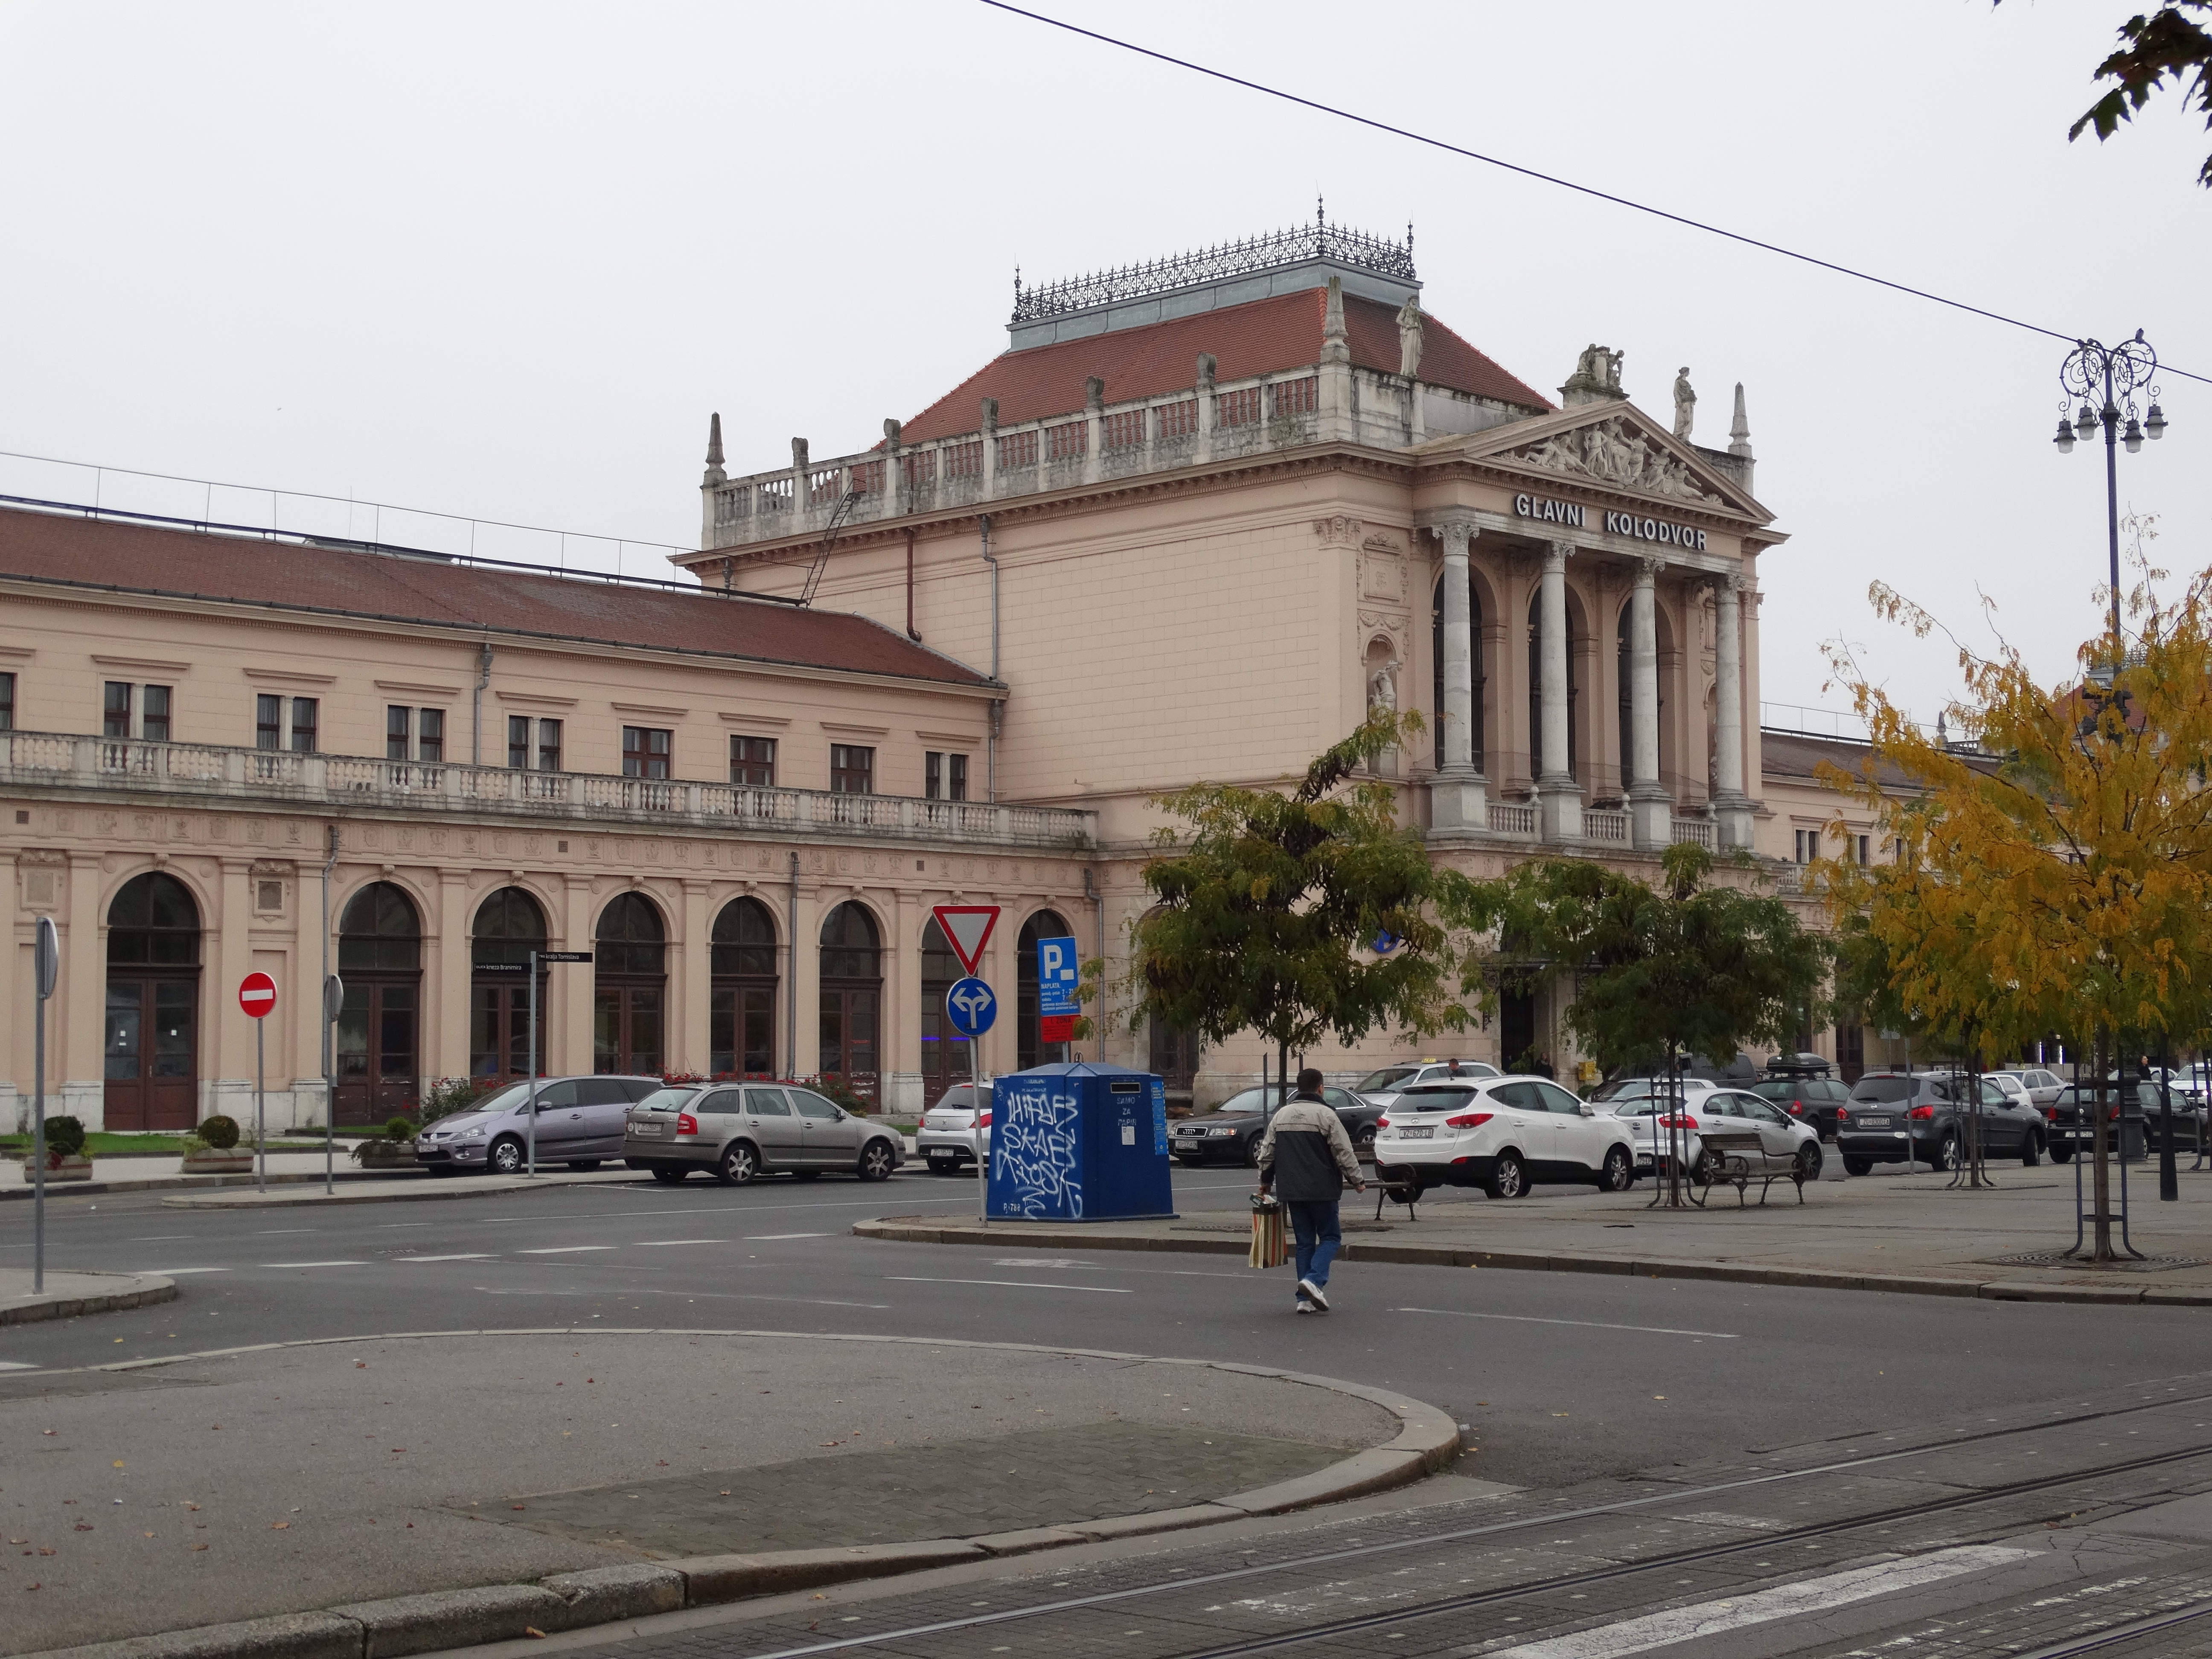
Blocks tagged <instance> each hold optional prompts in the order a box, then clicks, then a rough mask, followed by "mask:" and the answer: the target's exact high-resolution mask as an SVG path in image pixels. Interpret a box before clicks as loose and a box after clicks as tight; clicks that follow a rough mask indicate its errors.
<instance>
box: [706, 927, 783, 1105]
mask: <svg viewBox="0 0 2212 1659" xmlns="http://www.w3.org/2000/svg"><path fill="white" fill-rule="evenodd" d="M713 949H714V963H713V966H714V986H713V987H712V989H711V991H710V992H709V996H710V997H711V999H712V1000H711V1004H710V1006H709V1009H708V1027H709V1036H708V1044H707V1046H708V1050H709V1053H708V1062H707V1063H708V1069H709V1070H711V1071H712V1072H713V1073H714V1075H715V1076H717V1077H726V1076H728V1075H729V1074H730V1073H733V1072H742V1073H744V1075H745V1076H747V1077H774V1076H775V981H776V973H775V917H773V916H771V915H769V913H768V906H766V905H765V904H763V903H762V902H760V901H759V900H758V899H757V898H741V899H733V900H732V901H731V902H729V903H727V904H726V905H724V906H723V907H722V913H721V915H718V916H716V917H715V918H714V947H713Z"/></svg>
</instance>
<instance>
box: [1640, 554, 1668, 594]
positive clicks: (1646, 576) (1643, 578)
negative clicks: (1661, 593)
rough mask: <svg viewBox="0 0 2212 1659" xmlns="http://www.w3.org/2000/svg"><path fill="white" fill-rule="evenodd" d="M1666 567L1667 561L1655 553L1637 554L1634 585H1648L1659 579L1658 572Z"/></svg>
mask: <svg viewBox="0 0 2212 1659" xmlns="http://www.w3.org/2000/svg"><path fill="white" fill-rule="evenodd" d="M1666 568H1667V561H1666V560H1664V559H1662V558H1660V557H1659V556H1657V555H1656V554H1652V553H1645V554H1642V555H1640V556H1638V558H1637V561H1636V568H1635V572H1634V574H1635V578H1636V585H1637V586H1638V587H1649V586H1651V585H1652V584H1653V583H1654V582H1656V581H1657V580H1659V574H1660V573H1661V572H1662V571H1663V570H1665V569H1666Z"/></svg>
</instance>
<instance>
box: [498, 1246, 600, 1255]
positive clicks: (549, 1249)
mask: <svg viewBox="0 0 2212 1659" xmlns="http://www.w3.org/2000/svg"><path fill="white" fill-rule="evenodd" d="M614 1248H615V1247H614V1246H613V1245H611V1244H544V1245H540V1246H539V1247H538V1249H534V1250H517V1251H516V1252H515V1255H576V1254H577V1253H578V1252H579V1251H582V1250H611V1249H614Z"/></svg>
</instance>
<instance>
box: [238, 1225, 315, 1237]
mask: <svg viewBox="0 0 2212 1659" xmlns="http://www.w3.org/2000/svg"><path fill="white" fill-rule="evenodd" d="M320 1231H322V1229H321V1228H319V1227H262V1228H259V1229H257V1230H256V1231H255V1234H254V1237H257V1238H274V1237H276V1235H277V1234H279V1233H313V1232H320Z"/></svg>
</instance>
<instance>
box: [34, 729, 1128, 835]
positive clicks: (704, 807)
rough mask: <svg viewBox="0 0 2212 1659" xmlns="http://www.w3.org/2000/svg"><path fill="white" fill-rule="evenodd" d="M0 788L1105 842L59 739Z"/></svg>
mask: <svg viewBox="0 0 2212 1659" xmlns="http://www.w3.org/2000/svg"><path fill="white" fill-rule="evenodd" d="M0 785H6V786H9V787H15V788H35V789H52V790H66V791H70V792H91V793H98V794H112V793H118V792H119V793H125V794H129V795H134V796H136V795H143V796H156V795H166V796H170V797H176V796H184V797H187V798H191V799H198V800H200V801H203V802H206V801H210V800H215V801H229V802H234V803H237V804H239V805H252V806H258V807H270V808H276V807H283V808H289V809H291V810H294V811H318V810H320V811H347V810H351V811H362V810H374V811H391V810H398V811H432V812H447V813H455V814H465V815H467V816H470V817H479V818H481V817H516V818H542V819H561V820H564V821H568V822H573V823H580V824H588V823H623V824H629V825H633V826H650V827H657V828H664V829H686V830H702V829H720V830H728V829H752V830H758V831H761V832H763V833H764V834H770V835H777V836H819V837H825V838H830V839H841V840H872V839H881V838H884V837H891V838H896V839H899V840H905V841H925V842H972V843H980V844H985V845H988V846H993V847H1006V848H1012V847H1039V848H1042V847H1051V848H1090V847H1092V846H1094V845H1095V844H1096V842H1097V815H1096V814H1095V813H1091V812H1086V811H1076V810H1072V809H1068V808H1063V807H1046V806H994V805H985V804H983V803H981V802H977V801H947V800H917V799H914V798H912V797H911V796H904V795H844V794H834V793H829V792H828V791H826V790H819V789H781V788H765V787H755V786H751V785H739V784H728V783H704V782H696V781H690V780H689V779H683V778H670V779H660V778H628V777H609V776H604V775H598V774H593V773H584V772H532V771H525V770H523V769H520V768H508V767H500V766H466V765H459V764H440V763H429V764H425V763H418V762H413V761H384V760H374V759H368V758H365V757H358V756H349V755H302V754H294V753H291V752H289V751H288V750H266V749H235V748H228V747H225V746H222V745H220V744H196V743H146V742H141V741H137V740H135V739H133V740H125V739H123V738H94V737H81V736H76V735H73V734H70V733H62V732H0Z"/></svg>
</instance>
